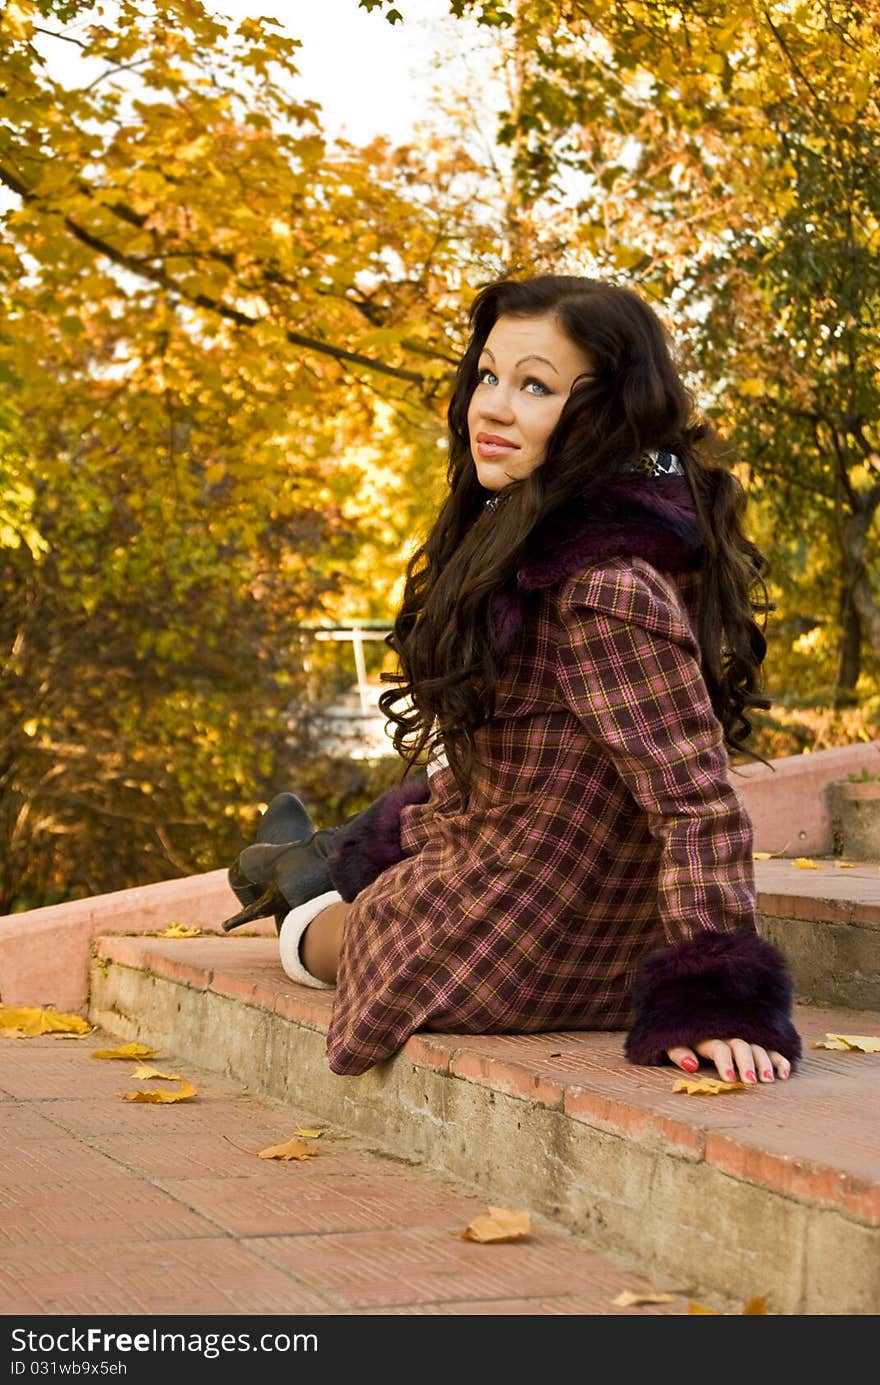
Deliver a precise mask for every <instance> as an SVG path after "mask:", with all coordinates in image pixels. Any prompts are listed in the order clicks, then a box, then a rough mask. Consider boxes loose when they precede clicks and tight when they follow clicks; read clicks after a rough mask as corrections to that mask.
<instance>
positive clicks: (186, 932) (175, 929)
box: [153, 923, 202, 938]
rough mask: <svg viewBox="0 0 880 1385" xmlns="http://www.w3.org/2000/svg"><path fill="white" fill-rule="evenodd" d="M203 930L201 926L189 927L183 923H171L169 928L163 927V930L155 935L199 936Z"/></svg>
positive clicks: (157, 936)
mask: <svg viewBox="0 0 880 1385" xmlns="http://www.w3.org/2000/svg"><path fill="white" fill-rule="evenodd" d="M201 931H202V930H201V928H187V927H186V926H185V925H184V924H182V923H169V925H168V927H167V928H163V929H162V931H161V932H159V933H155V934H154V935H153V936H154V937H156V938H198V937H199V935H200V934H201Z"/></svg>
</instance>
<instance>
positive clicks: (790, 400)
mask: <svg viewBox="0 0 880 1385" xmlns="http://www.w3.org/2000/svg"><path fill="white" fill-rule="evenodd" d="M361 4H362V5H363V7H364V8H366V9H372V10H376V11H377V12H383V13H385V14H386V17H387V18H390V19H392V20H395V18H396V17H400V16H402V18H403V20H404V22H405V19H406V16H407V14H408V13H409V11H410V7H409V6H407V5H406V4H394V5H391V3H390V0H361ZM449 8H450V24H452V23H453V22H454V21H456V20H457V21H458V22H459V23H467V22H471V23H472V24H473V23H476V25H477V26H479V30H481V31H482V32H483V33H485V34H488V35H490V36H491V40H492V41H491V46H490V47H488V48H487V49H486V52H494V54H495V62H496V64H497V65H498V66H499V67H501V68H503V69H504V70H505V72H506V73H508V74H513V76H514V78H515V80H514V81H513V82H512V83H511V82H510V80H509V79H508V89H509V90H511V91H512V92H513V93H514V99H512V100H511V101H509V102H508V104H507V106H506V107H504V106H502V107H501V108H500V109H499V111H498V124H497V131H498V139H499V141H500V142H501V143H502V144H506V145H507V146H508V147H509V149H510V150H511V154H512V158H513V161H514V168H515V178H516V187H517V191H518V198H519V204H520V206H521V207H522V208H524V209H525V208H528V209H530V210H531V214H532V216H533V217H535V218H536V219H537V220H538V221H539V222H541V221H544V222H547V221H552V225H553V228H554V232H555V235H556V240H557V244H558V245H559V247H560V251H561V254H560V255H559V256H558V261H559V262H562V263H564V264H567V265H568V266H570V267H572V268H580V269H583V268H585V267H586V268H588V269H590V268H592V269H593V270H594V272H599V273H606V274H614V275H618V276H620V277H623V278H626V279H627V280H628V281H630V282H632V283H633V284H635V285H636V286H637V287H639V288H640V289H641V290H642V291H643V292H645V293H646V294H647V295H649V296H650V297H652V298H654V299H655V301H656V302H657V304H658V306H659V307H660V308H661V311H662V312H665V313H668V314H669V316H670V321H671V323H672V325H673V326H674V327H675V328H676V333H677V335H678V336H679V337H680V338H681V340H682V344H683V346H684V347H685V348H687V350H688V356H687V359H688V362H689V365H690V367H691V369H692V371H693V374H694V379H695V381H696V382H697V383H698V384H699V386H700V393H701V394H702V396H703V397H704V398H706V399H707V400H708V401H709V404H710V412H711V413H713V414H714V415H715V417H716V418H717V419H718V421H719V423H720V424H721V426H722V427H723V428H724V430H725V431H726V432H727V434H728V435H729V436H730V438H731V440H732V442H733V444H734V445H735V448H736V450H737V452H738V453H739V454H740V455H741V456H742V457H743V459H744V460H745V463H746V465H747V475H748V478H749V479H750V485H751V488H752V495H753V499H754V501H755V506H754V509H755V512H756V513H759V514H760V520H759V523H760V527H761V529H762V532H764V533H765V534H766V535H767V537H768V538H769V540H770V543H771V557H772V559H773V564H774V591H775V594H776V595H777V597H778V599H779V603H780V611H779V614H778V617H777V619H776V623H775V626H774V632H775V634H776V642H775V644H774V652H775V668H776V670H777V673H776V676H775V679H774V681H775V688H774V692H775V694H776V695H777V696H782V697H784V696H786V693H787V692H789V693H793V692H794V691H795V690H797V691H799V692H803V691H804V690H805V689H806V691H807V692H809V693H811V694H813V695H816V696H820V697H821V696H822V695H823V694H825V695H826V696H830V697H831V698H832V699H833V700H834V701H836V702H837V703H838V704H846V703H849V702H852V701H853V700H855V699H857V698H858V697H860V696H861V697H862V698H863V699H865V698H870V696H871V694H872V693H876V688H877V674H878V668H880V662H878V661H880V605H878V600H880V591H878V586H877V580H876V556H877V510H878V504H880V461H878V456H880V440H878V381H880V372H878V351H877V341H878V326H880V321H878V319H880V270H878V265H880V256H878V250H880V245H878V240H880V215H878V214H880V176H878V169H880V96H878V93H880V72H878V64H880V29H878V18H880V11H878V8H877V4H876V0H861V3H859V2H858V0H855V2H854V0H811V2H810V3H793V4H791V3H769V4H768V3H765V2H764V0H732V3H729V4H726V5H724V6H721V5H711V4H710V5H707V4H705V3H703V0H679V3H676V4H672V5H670V4H667V3H665V0H663V2H662V3H660V2H655V0H628V2H627V3H625V4H620V3H617V0H614V3H612V0H598V3H594V2H593V0H591V2H590V3H589V4H587V3H579V0H575V3H571V0H530V2H529V3H519V2H518V0H509V2H508V3H504V0H450V6H449ZM545 248H552V247H549V246H548V247H541V249H542V250H543V249H545ZM786 684H788V685H789V687H788V689H787V688H786Z"/></svg>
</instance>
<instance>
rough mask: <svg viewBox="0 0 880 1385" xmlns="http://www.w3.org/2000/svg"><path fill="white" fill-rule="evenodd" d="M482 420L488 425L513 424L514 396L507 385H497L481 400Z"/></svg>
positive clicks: (480, 413)
mask: <svg viewBox="0 0 880 1385" xmlns="http://www.w3.org/2000/svg"><path fill="white" fill-rule="evenodd" d="M478 411H479V415H480V418H482V419H485V420H486V422H487V423H489V422H495V423H512V422H513V419H514V412H513V395H512V392H511V390H509V389H508V388H507V386H506V385H500V384H499V385H495V387H494V388H493V389H492V390H491V391H487V392H486V393H485V394H484V395H483V396H482V398H481V399H480V402H479V405H478Z"/></svg>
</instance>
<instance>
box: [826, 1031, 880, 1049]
mask: <svg viewBox="0 0 880 1385" xmlns="http://www.w3.org/2000/svg"><path fill="white" fill-rule="evenodd" d="M810 1048H831V1049H835V1050H836V1051H837V1052H839V1053H880V1034H826V1035H825V1039H824V1041H820V1042H818V1043H811V1044H810Z"/></svg>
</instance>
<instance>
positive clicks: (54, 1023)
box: [0, 1005, 94, 1039]
mask: <svg viewBox="0 0 880 1385" xmlns="http://www.w3.org/2000/svg"><path fill="white" fill-rule="evenodd" d="M93 1027H94V1026H93V1025H91V1024H89V1022H88V1020H84V1019H83V1018H82V1016H81V1015H62V1014H59V1012H58V1011H57V1010H42V1009H40V1007H39V1006H37V1005H24V1006H14V1005H0V1031H6V1030H13V1031H14V1037H15V1038H20V1039H31V1038H34V1037H36V1035H38V1034H71V1033H73V1034H90V1033H91V1031H92V1029H93Z"/></svg>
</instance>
